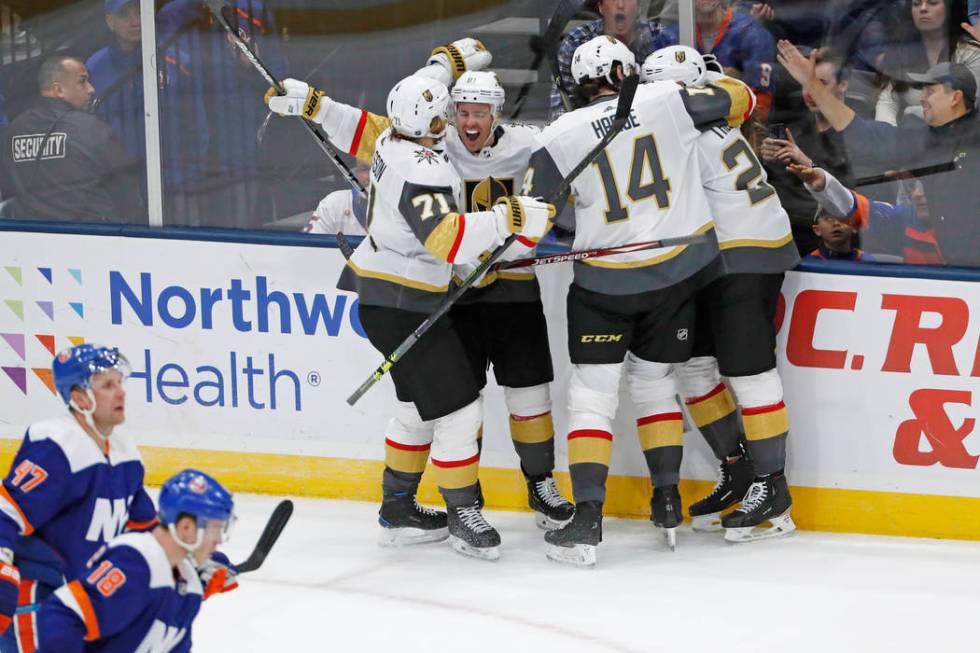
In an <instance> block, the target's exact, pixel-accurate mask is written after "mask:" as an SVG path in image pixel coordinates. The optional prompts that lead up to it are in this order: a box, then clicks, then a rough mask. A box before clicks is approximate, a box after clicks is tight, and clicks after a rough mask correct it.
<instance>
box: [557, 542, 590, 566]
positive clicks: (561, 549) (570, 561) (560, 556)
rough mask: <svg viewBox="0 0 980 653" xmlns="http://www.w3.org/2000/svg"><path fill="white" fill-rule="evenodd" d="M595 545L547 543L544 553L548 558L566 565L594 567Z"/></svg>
mask: <svg viewBox="0 0 980 653" xmlns="http://www.w3.org/2000/svg"><path fill="white" fill-rule="evenodd" d="M595 550H596V546H595V545H594V544H573V545H572V546H558V545H557V544H548V545H547V548H546V549H545V555H546V556H548V559H549V560H553V561H555V562H561V563H563V564H566V565H574V566H576V567H595V561H596V551H595Z"/></svg>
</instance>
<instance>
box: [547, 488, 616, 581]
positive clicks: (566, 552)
mask: <svg viewBox="0 0 980 653" xmlns="http://www.w3.org/2000/svg"><path fill="white" fill-rule="evenodd" d="M544 541H545V542H546V543H547V549H546V550H545V555H547V556H548V558H549V559H550V560H554V561H555V562H564V563H566V564H570V565H577V566H579V567H594V566H595V563H596V547H597V546H598V544H599V542H601V541H602V504H601V503H599V502H598V501H583V502H582V503H580V504H578V505H577V506H575V514H574V516H573V517H572V519H571V521H568V522H565V524H564V525H562V526H561V527H560V528H556V529H555V530H550V531H548V532H547V533H545V534H544Z"/></svg>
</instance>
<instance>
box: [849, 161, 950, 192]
mask: <svg viewBox="0 0 980 653" xmlns="http://www.w3.org/2000/svg"><path fill="white" fill-rule="evenodd" d="M953 170H956V162H955V161H947V162H946V163H937V164H935V165H931V166H923V167H921V168H913V169H911V170H899V171H896V172H893V173H887V172H886V173H885V174H883V175H872V176H870V177H861V178H860V179H857V180H855V181H854V186H855V187H858V186H870V185H872V184H883V183H885V182H888V181H901V180H903V179H907V178H909V177H915V178H919V177H928V176H929V175H938V174H940V173H943V172H951V171H953Z"/></svg>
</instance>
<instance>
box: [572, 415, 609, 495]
mask: <svg viewBox="0 0 980 653" xmlns="http://www.w3.org/2000/svg"><path fill="white" fill-rule="evenodd" d="M593 422H600V423H599V424H595V423H593ZM601 422H608V420H605V419H604V418H601V417H598V416H594V415H587V414H581V413H572V415H571V417H570V429H571V430H569V432H568V471H569V474H570V475H571V477H572V493H573V495H574V497H575V503H581V502H583V501H598V502H600V503H605V501H606V478H607V477H608V476H609V458H610V456H611V455H612V439H613V436H612V430H611V428H610V427H609V426H608V425H607V424H606V423H601Z"/></svg>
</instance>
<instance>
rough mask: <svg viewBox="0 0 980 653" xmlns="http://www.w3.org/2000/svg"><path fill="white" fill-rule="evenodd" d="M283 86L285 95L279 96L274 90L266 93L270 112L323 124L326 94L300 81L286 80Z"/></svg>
mask: <svg viewBox="0 0 980 653" xmlns="http://www.w3.org/2000/svg"><path fill="white" fill-rule="evenodd" d="M282 86H283V88H284V89H285V91H286V94H285V95H279V94H278V91H276V89H274V88H269V90H268V91H266V93H265V103H266V104H268V105H269V110H270V111H273V112H275V113H278V114H279V115H280V116H303V118H305V119H306V120H312V121H313V122H315V123H321V122H323V116H324V115H325V113H326V102H325V101H324V100H325V99H326V98H325V94H324V93H323V91H321V90H319V89H316V88H313V87H312V86H310V85H309V84H307V83H306V82H302V81H300V80H298V79H284V80H283V82H282Z"/></svg>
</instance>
